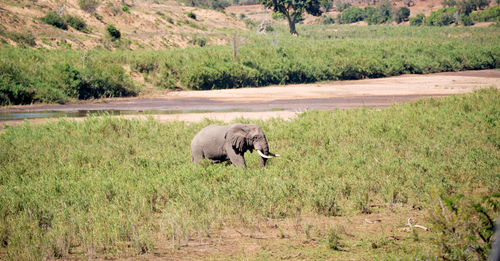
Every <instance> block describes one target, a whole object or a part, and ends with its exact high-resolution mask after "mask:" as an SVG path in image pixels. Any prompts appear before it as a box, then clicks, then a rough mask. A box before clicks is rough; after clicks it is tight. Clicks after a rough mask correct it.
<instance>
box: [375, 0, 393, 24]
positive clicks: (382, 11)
mask: <svg viewBox="0 0 500 261" xmlns="http://www.w3.org/2000/svg"><path fill="white" fill-rule="evenodd" d="M376 9H377V24H383V23H387V22H389V21H391V20H392V4H391V3H390V2H389V1H388V0H384V1H381V2H379V3H378V4H377V8H376Z"/></svg>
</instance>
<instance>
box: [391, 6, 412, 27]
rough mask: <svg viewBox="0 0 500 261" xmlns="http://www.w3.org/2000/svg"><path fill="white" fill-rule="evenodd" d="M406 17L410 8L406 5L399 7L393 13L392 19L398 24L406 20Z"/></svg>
mask: <svg viewBox="0 0 500 261" xmlns="http://www.w3.org/2000/svg"><path fill="white" fill-rule="evenodd" d="M408 17H410V9H409V8H408V7H400V8H398V9H397V10H396V13H395V14H394V21H396V23H398V24H399V23H401V22H406V21H408Z"/></svg>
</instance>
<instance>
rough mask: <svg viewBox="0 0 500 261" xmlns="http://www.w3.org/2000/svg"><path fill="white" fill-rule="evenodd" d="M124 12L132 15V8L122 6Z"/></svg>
mask: <svg viewBox="0 0 500 261" xmlns="http://www.w3.org/2000/svg"><path fill="white" fill-rule="evenodd" d="M122 11H123V12H125V13H127V14H130V7H128V5H124V6H122Z"/></svg>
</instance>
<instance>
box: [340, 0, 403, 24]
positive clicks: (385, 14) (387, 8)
mask: <svg viewBox="0 0 500 261" xmlns="http://www.w3.org/2000/svg"><path fill="white" fill-rule="evenodd" d="M403 8H406V7H403ZM408 12H409V9H408ZM404 15H406V13H405V11H404V9H403V11H402V13H401V19H404V18H403V17H404ZM408 15H409V14H408ZM391 19H392V4H390V3H389V2H386V1H384V2H380V3H379V4H378V5H377V7H376V8H374V7H372V6H367V7H365V8H364V9H360V8H359V7H356V6H354V7H349V8H347V9H345V10H344V11H343V12H342V13H341V14H340V22H341V23H344V24H349V23H355V22H358V21H363V20H364V21H366V22H367V23H368V24H370V25H372V24H382V23H387V22H389V21H390V20H391Z"/></svg>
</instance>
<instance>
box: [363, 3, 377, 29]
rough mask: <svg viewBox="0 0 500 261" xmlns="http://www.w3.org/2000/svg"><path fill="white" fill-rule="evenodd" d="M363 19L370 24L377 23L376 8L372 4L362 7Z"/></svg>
mask: <svg viewBox="0 0 500 261" xmlns="http://www.w3.org/2000/svg"><path fill="white" fill-rule="evenodd" d="M363 20H365V21H366V22H367V23H368V24H370V25H372V24H377V9H375V7H372V6H366V7H365V8H364V9H363Z"/></svg>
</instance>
